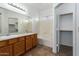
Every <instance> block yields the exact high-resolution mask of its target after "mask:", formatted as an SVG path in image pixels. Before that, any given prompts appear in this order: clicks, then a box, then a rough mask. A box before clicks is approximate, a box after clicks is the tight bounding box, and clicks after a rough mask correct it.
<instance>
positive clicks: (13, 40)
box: [9, 38, 18, 44]
mask: <svg viewBox="0 0 79 59" xmlns="http://www.w3.org/2000/svg"><path fill="white" fill-rule="evenodd" d="M16 42H18V39H17V38H15V39H10V40H9V44H14V43H16Z"/></svg>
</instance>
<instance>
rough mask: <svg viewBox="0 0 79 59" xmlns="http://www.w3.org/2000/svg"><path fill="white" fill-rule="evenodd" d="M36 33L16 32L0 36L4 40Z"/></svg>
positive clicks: (0, 39)
mask: <svg viewBox="0 0 79 59" xmlns="http://www.w3.org/2000/svg"><path fill="white" fill-rule="evenodd" d="M32 34H35V33H24V34H17V35H16V34H15V35H9V36H0V41H3V40H9V39H13V38H17V37H21V36H27V35H32Z"/></svg>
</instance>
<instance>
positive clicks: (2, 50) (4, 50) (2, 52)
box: [0, 45, 12, 56]
mask: <svg viewBox="0 0 79 59" xmlns="http://www.w3.org/2000/svg"><path fill="white" fill-rule="evenodd" d="M11 55H12V46H11V45H10V46H6V47H0V56H11Z"/></svg>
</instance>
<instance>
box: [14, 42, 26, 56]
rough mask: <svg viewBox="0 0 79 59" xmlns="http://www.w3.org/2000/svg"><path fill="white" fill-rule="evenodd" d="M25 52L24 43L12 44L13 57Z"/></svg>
mask: <svg viewBox="0 0 79 59" xmlns="http://www.w3.org/2000/svg"><path fill="white" fill-rule="evenodd" d="M24 52H25V41H19V42H17V43H15V44H14V55H15V56H18V55H21V54H23V53H24Z"/></svg>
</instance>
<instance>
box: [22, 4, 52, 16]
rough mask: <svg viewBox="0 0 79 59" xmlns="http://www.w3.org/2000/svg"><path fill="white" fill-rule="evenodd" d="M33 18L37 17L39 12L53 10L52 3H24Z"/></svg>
mask: <svg viewBox="0 0 79 59" xmlns="http://www.w3.org/2000/svg"><path fill="white" fill-rule="evenodd" d="M22 4H23V5H24V6H25V7H26V8H27V9H28V12H29V14H30V15H31V16H35V15H37V13H38V12H40V11H43V10H46V9H49V8H52V5H53V4H52V3H22Z"/></svg>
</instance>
